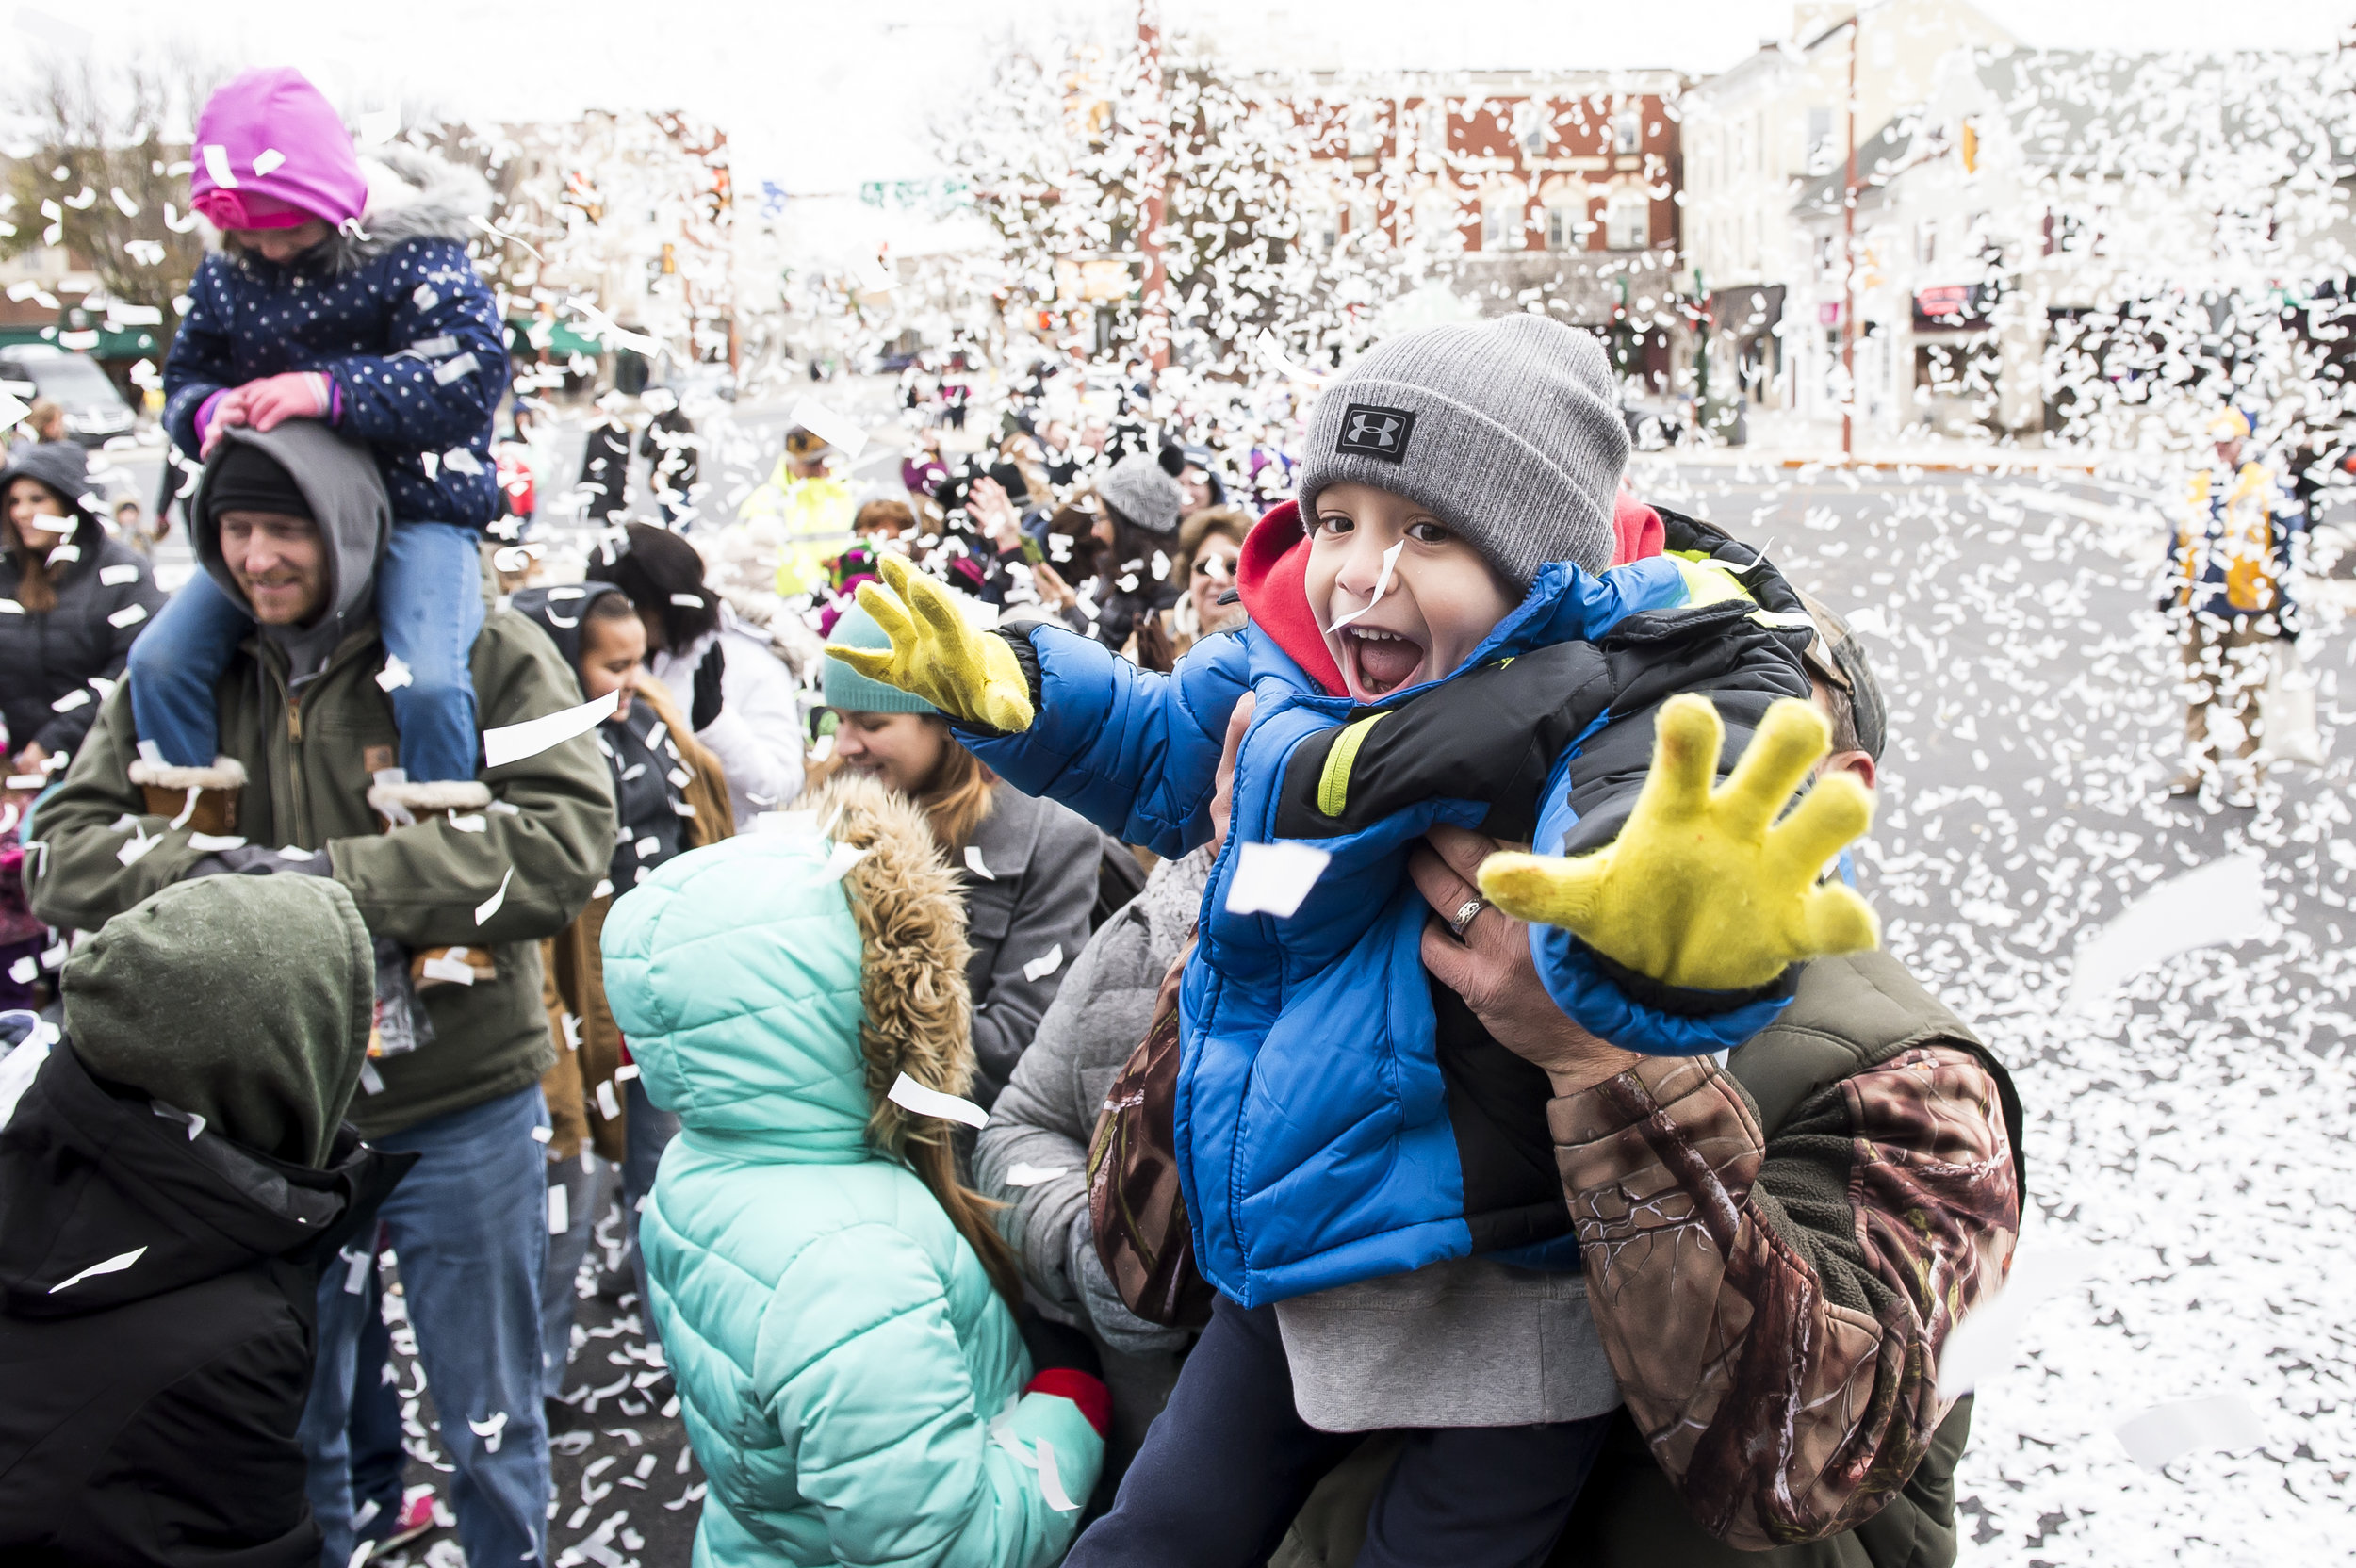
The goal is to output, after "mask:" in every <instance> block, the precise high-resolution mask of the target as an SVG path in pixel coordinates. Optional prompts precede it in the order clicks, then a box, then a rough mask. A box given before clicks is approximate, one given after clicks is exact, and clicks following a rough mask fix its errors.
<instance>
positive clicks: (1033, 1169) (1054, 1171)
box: [1006, 1160, 1072, 1187]
mask: <svg viewBox="0 0 2356 1568" xmlns="http://www.w3.org/2000/svg"><path fill="white" fill-rule="evenodd" d="M1071 1173H1072V1168H1071V1167H1070V1166H1068V1165H1051V1166H1047V1167H1044V1168H1041V1167H1039V1166H1035V1165H1032V1164H1030V1163H1028V1162H1027V1161H1023V1160H1017V1161H1015V1162H1014V1168H1013V1169H1012V1170H1009V1171H1007V1172H1006V1185H1008V1186H1010V1187H1035V1186H1039V1185H1041V1184H1045V1183H1048V1182H1052V1181H1054V1180H1055V1178H1056V1177H1058V1176H1068V1175H1070V1174H1071Z"/></svg>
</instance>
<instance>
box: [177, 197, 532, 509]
mask: <svg viewBox="0 0 2356 1568" xmlns="http://www.w3.org/2000/svg"><path fill="white" fill-rule="evenodd" d="M398 159H399V161H398V162H397V163H395V164H394V168H393V171H392V172H394V174H395V176H396V177H394V178H391V179H387V178H386V177H385V175H386V173H387V171H386V170H385V169H383V168H379V169H374V170H371V171H370V173H371V176H372V177H371V179H370V181H369V199H368V214H367V216H366V217H364V218H362V219H361V220H360V221H359V224H358V227H359V229H360V230H361V231H363V232H362V233H360V234H353V233H351V232H345V233H339V234H335V235H333V236H331V237H329V238H328V239H327V240H326V241H325V242H324V243H322V244H320V245H319V246H318V247H317V248H316V249H314V250H311V251H309V252H306V253H303V255H301V256H298V257H297V258H295V260H294V261H292V262H291V263H288V264H286V265H285V266H280V265H278V264H276V263H273V262H270V261H267V260H265V259H263V258H262V257H260V256H258V255H254V254H252V253H245V252H241V251H237V250H234V249H231V248H226V247H224V248H223V249H222V250H220V251H217V252H215V253H212V254H210V255H208V256H206V257H205V261H204V263H203V265H202V266H200V267H199V268H198V269H197V273H196V281H195V282H194V283H193V284H191V285H190V286H189V288H188V298H189V301H190V304H189V307H188V314H187V315H186V317H185V318H183V319H182V321H181V324H180V332H179V335H177V336H176V337H175V338H173V340H172V352H171V355H170V356H169V357H168V358H167V359H166V360H165V362H164V392H165V398H166V401H165V405H164V422H165V425H166V428H168V429H169V430H170V431H171V432H172V440H173V441H174V442H175V443H176V444H177V445H178V446H179V447H180V449H181V450H183V451H184V452H187V453H188V455H189V456H190V457H194V456H195V455H196V452H197V448H198V440H197V433H196V415H197V411H198V410H199V409H200V408H202V407H203V406H204V403H205V400H206V399H207V398H210V397H211V396H212V395H213V394H214V393H216V392H220V391H222V390H224V389H226V388H229V387H235V386H242V385H244V384H246V383H247V382H250V381H254V380H256V379H257V378H260V377H263V376H274V375H278V374H280V373H282V372H284V371H288V370H319V371H323V372H325V373H326V374H327V375H328V376H329V377H331V378H332V379H333V380H334V382H335V393H336V397H335V402H336V405H337V406H336V426H337V428H338V429H340V430H341V431H343V432H344V433H346V434H348V435H352V436H356V437H358V438H359V439H361V440H363V441H366V442H368V444H369V446H370V447H371V448H373V449H374V450H375V453H376V461H377V466H379V467H380V468H382V469H383V470H384V487H385V489H386V490H387V491H388V492H390V494H391V497H392V502H393V515H394V517H395V518H397V519H399V520H400V521H402V522H437V523H460V524H465V525H466V526H468V527H472V528H483V527H485V526H487V525H488V524H489V523H491V522H492V521H493V520H494V519H495V518H497V517H498V516H499V486H498V482H497V479H496V476H495V473H494V468H493V465H492V461H491V428H492V415H493V413H494V412H495V411H496V410H497V409H498V407H499V397H500V394H501V393H502V392H503V391H504V390H505V389H506V385H507V374H508V369H507V351H506V347H505V335H504V332H503V331H502V328H501V325H500V321H499V305H498V302H497V299H496V297H495V296H494V295H493V293H492V290H491V288H490V286H489V285H487V284H486V283H484V281H483V276H482V274H481V273H479V272H477V271H476V270H475V266H474V263H473V262H472V261H471V260H470V259H468V257H467V255H466V236H467V233H468V231H469V230H470V228H471V227H472V220H473V218H474V216H475V215H476V214H478V213H480V212H481V211H482V210H483V206H484V205H486V204H487V200H488V195H487V192H486V191H485V189H484V188H483V184H482V182H481V181H480V180H478V179H476V178H475V177H474V176H473V175H472V174H471V173H467V172H462V171H458V170H455V169H452V168H450V166H449V165H447V164H443V163H441V162H440V161H439V160H436V159H432V158H429V157H426V156H424V155H419V154H416V153H414V152H409V151H406V150H402V151H401V153H400V154H399V155H398ZM387 161H388V163H390V162H393V160H390V159H388V160H387Z"/></svg>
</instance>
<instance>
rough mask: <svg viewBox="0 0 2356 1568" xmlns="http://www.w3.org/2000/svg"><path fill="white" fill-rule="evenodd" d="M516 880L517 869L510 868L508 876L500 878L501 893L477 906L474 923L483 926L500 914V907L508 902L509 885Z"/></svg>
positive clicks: (493, 895) (494, 894)
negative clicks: (485, 922)
mask: <svg viewBox="0 0 2356 1568" xmlns="http://www.w3.org/2000/svg"><path fill="white" fill-rule="evenodd" d="M514 880H515V867H513V866H510V867H508V868H507V874H505V875H503V876H501V877H500V878H499V891H497V892H495V893H493V894H492V895H491V896H490V897H489V898H487V899H485V900H483V902H482V903H481V904H478V905H476V906H475V910H474V923H476V924H477V925H481V924H482V923H483V922H484V921H487V920H489V919H490V918H491V917H492V916H493V915H496V914H498V913H499V906H500V905H502V904H504V903H506V902H507V885H508V884H509V883H510V882H513V881H514Z"/></svg>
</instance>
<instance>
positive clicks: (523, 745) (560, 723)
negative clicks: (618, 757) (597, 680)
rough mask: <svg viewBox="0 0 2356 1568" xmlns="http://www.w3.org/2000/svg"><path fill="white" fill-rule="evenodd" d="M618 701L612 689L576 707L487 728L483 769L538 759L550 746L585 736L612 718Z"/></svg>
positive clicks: (619, 694)
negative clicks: (494, 727)
mask: <svg viewBox="0 0 2356 1568" xmlns="http://www.w3.org/2000/svg"><path fill="white" fill-rule="evenodd" d="M621 699H622V694H621V693H620V691H619V690H615V691H612V692H608V693H606V694H605V695H603V696H601V697H592V698H591V699H590V700H588V701H587V702H584V703H582V704H581V706H580V707H578V708H567V709H564V710H563V711H560V712H555V713H543V714H542V715H541V716H540V717H538V718H536V719H526V720H525V721H524V722H523V723H521V724H507V725H501V726H499V727H498V728H497V729H486V730H484V731H483V766H485V767H490V768H500V767H505V766H506V765H507V764H508V763H510V762H520V761H522V760H524V759H525V758H527V757H537V756H539V755H540V753H542V752H544V751H546V750H548V747H550V746H555V745H563V744H564V743H565V742H566V741H569V740H571V739H572V738H573V737H574V736H576V735H586V734H588V733H589V731H591V730H593V729H595V728H597V726H599V725H600V724H603V723H604V722H605V721H606V720H607V719H610V718H612V717H613V716H614V706H615V704H617V703H619V702H620V701H621Z"/></svg>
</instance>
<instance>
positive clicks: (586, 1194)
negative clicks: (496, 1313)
mask: <svg viewBox="0 0 2356 1568" xmlns="http://www.w3.org/2000/svg"><path fill="white" fill-rule="evenodd" d="M582 1153H583V1154H584V1155H586V1159H587V1165H588V1168H587V1169H583V1168H582V1164H583V1161H582V1158H581V1156H576V1157H574V1158H572V1159H569V1160H550V1161H548V1190H549V1191H551V1192H554V1191H555V1190H557V1189H558V1188H560V1187H561V1188H563V1189H564V1217H565V1225H564V1232H563V1233H562V1234H550V1235H549V1237H548V1272H547V1273H545V1274H544V1275H542V1276H541V1280H540V1395H541V1397H543V1398H547V1399H553V1398H555V1397H557V1396H558V1395H560V1394H562V1393H564V1369H565V1367H566V1366H568V1365H569V1364H571V1363H572V1359H573V1309H574V1307H575V1305H576V1304H577V1303H578V1302H579V1301H580V1299H581V1287H580V1280H581V1259H582V1258H584V1257H586V1256H588V1255H589V1238H590V1237H591V1235H592V1234H593V1233H595V1232H596V1231H597V1210H598V1209H599V1207H600V1206H601V1205H602V1201H603V1200H604V1197H605V1193H606V1184H605V1169H604V1162H603V1161H602V1160H599V1159H598V1158H597V1156H596V1155H595V1154H590V1153H588V1152H587V1151H586V1150H585V1149H584V1150H583V1151H582Z"/></svg>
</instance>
